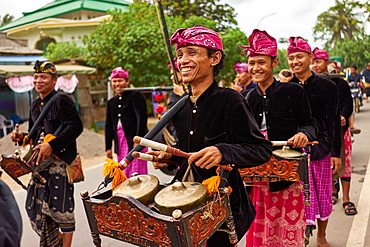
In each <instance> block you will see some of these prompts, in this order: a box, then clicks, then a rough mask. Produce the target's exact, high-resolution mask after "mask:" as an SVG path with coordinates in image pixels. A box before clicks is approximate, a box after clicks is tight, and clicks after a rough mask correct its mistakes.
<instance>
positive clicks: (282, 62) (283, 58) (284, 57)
mask: <svg viewBox="0 0 370 247" xmlns="http://www.w3.org/2000/svg"><path fill="white" fill-rule="evenodd" d="M278 58H279V64H278V66H276V67H275V68H274V71H273V72H274V74H279V72H280V71H281V70H282V69H289V65H288V54H287V51H286V50H285V49H278Z"/></svg>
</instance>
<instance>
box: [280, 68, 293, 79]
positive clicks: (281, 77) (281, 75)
mask: <svg viewBox="0 0 370 247" xmlns="http://www.w3.org/2000/svg"><path fill="white" fill-rule="evenodd" d="M284 72H286V73H288V72H289V73H290V74H291V76H288V77H286V76H283V73H284ZM278 76H279V78H280V82H290V81H291V80H292V79H293V78H294V74H293V73H292V72H291V71H290V70H288V69H283V70H281V71H280V73H279V74H278Z"/></svg>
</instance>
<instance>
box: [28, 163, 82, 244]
mask: <svg viewBox="0 0 370 247" xmlns="http://www.w3.org/2000/svg"><path fill="white" fill-rule="evenodd" d="M36 170H37V171H38V172H39V173H40V175H41V176H43V177H44V178H45V179H46V181H47V183H46V184H42V183H40V182H38V181H34V180H33V179H31V181H30V183H29V185H28V188H27V198H26V211H27V214H28V217H29V220H30V222H31V225H32V228H33V230H34V231H35V232H36V233H37V234H38V235H39V236H40V247H57V246H59V241H58V231H59V229H61V230H62V232H73V231H74V230H75V217H74V212H73V211H74V198H73V184H69V183H68V181H67V174H66V163H65V162H64V161H61V160H57V159H56V158H55V157H54V156H50V158H48V159H47V160H45V161H43V162H41V164H40V165H39V166H37V167H36Z"/></svg>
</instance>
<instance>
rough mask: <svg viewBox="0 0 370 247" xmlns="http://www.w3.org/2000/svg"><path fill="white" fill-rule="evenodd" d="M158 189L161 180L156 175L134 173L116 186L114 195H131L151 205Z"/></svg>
mask: <svg viewBox="0 0 370 247" xmlns="http://www.w3.org/2000/svg"><path fill="white" fill-rule="evenodd" d="M158 190H159V180H158V178H157V177H156V176H153V175H138V174H137V173H134V174H133V176H132V177H130V178H128V179H126V180H125V181H123V182H122V183H120V184H119V185H118V186H117V187H116V188H114V190H113V195H116V194H117V193H122V194H126V195H130V196H132V197H133V198H135V199H136V200H138V201H139V202H141V203H142V204H144V205H149V204H150V203H152V202H153V201H154V196H155V194H156V193H157V192H158Z"/></svg>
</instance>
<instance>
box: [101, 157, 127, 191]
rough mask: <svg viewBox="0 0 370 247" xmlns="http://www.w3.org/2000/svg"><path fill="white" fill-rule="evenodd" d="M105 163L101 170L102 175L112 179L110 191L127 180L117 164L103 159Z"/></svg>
mask: <svg viewBox="0 0 370 247" xmlns="http://www.w3.org/2000/svg"><path fill="white" fill-rule="evenodd" d="M105 161H106V162H107V163H105V164H104V168H103V175H104V176H107V175H108V174H109V177H110V178H112V177H113V180H112V189H114V188H116V187H117V185H119V184H120V183H122V182H123V181H125V180H126V179H127V177H126V175H125V173H124V171H123V170H122V169H121V168H119V163H118V162H116V161H114V160H112V159H105Z"/></svg>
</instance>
